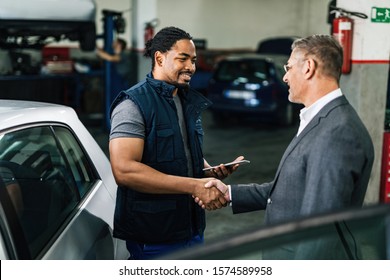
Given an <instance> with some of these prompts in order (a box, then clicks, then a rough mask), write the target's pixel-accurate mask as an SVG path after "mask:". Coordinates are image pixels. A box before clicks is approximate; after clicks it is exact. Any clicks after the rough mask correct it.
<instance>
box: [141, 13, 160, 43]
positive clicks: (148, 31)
mask: <svg viewBox="0 0 390 280" xmlns="http://www.w3.org/2000/svg"><path fill="white" fill-rule="evenodd" d="M158 23H159V20H158V19H153V20H151V21H149V22H146V23H145V29H144V42H145V43H146V42H147V41H149V40H150V39H152V38H153V36H154V29H155V28H156V26H157V25H158Z"/></svg>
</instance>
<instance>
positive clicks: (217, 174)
mask: <svg viewBox="0 0 390 280" xmlns="http://www.w3.org/2000/svg"><path fill="white" fill-rule="evenodd" d="M243 159H244V157H243V156H239V157H237V158H236V159H235V160H233V161H240V160H243ZM204 163H205V164H204V167H205V168H208V167H211V166H210V164H208V163H207V161H204ZM238 166H239V165H238V164H235V165H230V166H225V165H224V164H223V163H221V164H220V165H218V167H216V168H213V169H211V170H207V171H205V176H206V177H214V178H217V179H219V180H223V179H225V178H226V177H227V176H229V175H230V174H232V173H233V172H234V171H236V170H237V168H238Z"/></svg>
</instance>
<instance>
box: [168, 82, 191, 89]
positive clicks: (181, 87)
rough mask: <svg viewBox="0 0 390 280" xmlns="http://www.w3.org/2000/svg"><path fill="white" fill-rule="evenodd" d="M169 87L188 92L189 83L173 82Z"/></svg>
mask: <svg viewBox="0 0 390 280" xmlns="http://www.w3.org/2000/svg"><path fill="white" fill-rule="evenodd" d="M171 85H173V86H175V87H176V88H178V89H181V90H184V91H189V90H190V83H178V82H173V83H171Z"/></svg>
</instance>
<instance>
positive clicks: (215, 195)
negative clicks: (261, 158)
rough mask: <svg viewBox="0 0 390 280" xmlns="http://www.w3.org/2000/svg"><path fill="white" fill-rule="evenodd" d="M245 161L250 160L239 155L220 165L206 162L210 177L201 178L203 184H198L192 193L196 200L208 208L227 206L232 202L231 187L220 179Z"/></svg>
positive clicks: (206, 170) (206, 171)
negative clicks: (210, 164)
mask: <svg viewBox="0 0 390 280" xmlns="http://www.w3.org/2000/svg"><path fill="white" fill-rule="evenodd" d="M244 163H249V161H248V160H244V157H243V156H239V157H238V158H236V159H235V160H234V161H232V162H229V163H226V164H221V165H219V166H209V165H208V163H207V162H205V168H204V169H203V170H204V171H205V175H206V176H207V177H208V178H204V179H199V181H200V183H201V184H199V185H197V186H196V188H195V190H196V191H195V193H193V194H192V197H193V198H194V199H195V202H196V203H197V204H198V205H199V206H200V207H202V208H203V209H207V210H215V209H220V208H222V207H225V206H226V205H227V204H228V202H230V195H229V187H228V186H226V185H225V184H224V183H222V182H221V181H220V180H222V179H225V178H226V177H227V176H228V175H230V174H232V173H233V172H234V171H236V170H237V168H238V166H239V165H240V164H244Z"/></svg>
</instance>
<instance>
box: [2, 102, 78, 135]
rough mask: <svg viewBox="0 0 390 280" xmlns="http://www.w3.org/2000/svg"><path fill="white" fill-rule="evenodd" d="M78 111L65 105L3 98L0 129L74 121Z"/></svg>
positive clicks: (76, 118)
mask: <svg viewBox="0 0 390 280" xmlns="http://www.w3.org/2000/svg"><path fill="white" fill-rule="evenodd" d="M75 120H78V116H77V114H76V112H75V111H74V110H73V109H72V108H71V107H67V106H64V105H59V104H52V103H44V102H37V101H25V100H4V99H3V100H1V102H0V129H5V128H9V127H13V126H17V125H24V124H28V123H36V122H61V123H66V124H69V123H72V122H74V121H75Z"/></svg>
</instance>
